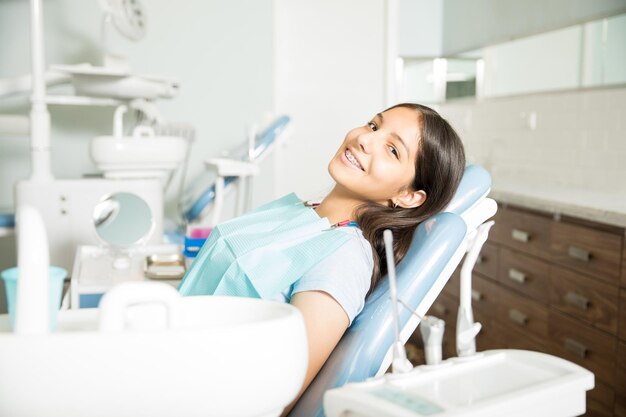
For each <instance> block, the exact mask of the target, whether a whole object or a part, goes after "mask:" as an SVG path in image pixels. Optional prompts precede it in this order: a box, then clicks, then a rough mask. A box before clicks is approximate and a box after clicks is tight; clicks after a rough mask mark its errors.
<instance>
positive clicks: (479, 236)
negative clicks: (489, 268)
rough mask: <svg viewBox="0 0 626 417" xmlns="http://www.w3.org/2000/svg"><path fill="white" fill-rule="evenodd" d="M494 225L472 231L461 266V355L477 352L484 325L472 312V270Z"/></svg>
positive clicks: (458, 338)
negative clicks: (479, 336)
mask: <svg viewBox="0 0 626 417" xmlns="http://www.w3.org/2000/svg"><path fill="white" fill-rule="evenodd" d="M493 225H494V222H493V221H490V222H487V223H484V224H482V225H480V226H479V227H478V229H476V231H475V232H474V233H472V235H473V236H471V237H470V243H469V244H468V251H467V255H466V257H465V261H464V262H463V266H462V267H461V288H460V305H459V311H458V313H457V327H456V352H457V355H459V357H463V356H471V355H473V354H475V353H476V335H477V334H478V332H480V329H481V327H482V326H481V324H480V323H474V314H473V312H472V270H473V269H474V265H476V260H477V259H478V255H479V253H480V250H481V249H482V247H483V244H484V243H485V242H486V241H487V236H488V235H489V229H491V226H493Z"/></svg>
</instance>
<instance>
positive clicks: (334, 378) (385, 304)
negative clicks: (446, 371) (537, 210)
mask: <svg viewBox="0 0 626 417" xmlns="http://www.w3.org/2000/svg"><path fill="white" fill-rule="evenodd" d="M490 187H491V177H490V175H489V173H487V171H485V170H484V169H483V168H481V167H479V166H477V165H470V166H468V167H466V168H465V172H464V174H463V178H462V180H461V183H460V185H459V187H458V189H457V191H456V194H455V196H454V198H453V199H452V202H451V203H450V204H449V205H448V207H447V208H446V210H445V211H444V212H443V213H439V214H437V215H435V216H433V217H431V218H430V219H428V220H426V221H424V222H423V223H421V224H420V225H419V226H418V228H417V230H416V231H415V234H414V236H413V241H412V243H411V246H410V248H409V251H408V253H407V255H406V257H405V258H404V259H403V260H402V262H400V264H398V266H397V269H396V275H397V281H398V283H397V288H398V290H397V291H398V298H399V299H400V300H401V301H403V302H404V303H406V304H407V305H408V306H409V307H410V308H411V309H413V310H414V311H415V312H416V313H417V314H418V315H419V316H420V317H423V316H424V315H425V314H426V312H427V311H428V309H429V308H430V307H431V305H432V304H433V302H434V301H435V299H436V298H437V296H438V295H439V293H440V292H441V290H442V289H443V287H444V285H445V284H446V282H447V281H448V279H449V277H450V276H451V274H452V272H453V271H454V270H455V268H456V266H457V265H458V264H459V262H460V261H461V259H462V258H463V255H464V254H465V253H466V251H467V250H468V245H471V244H472V243H473V242H474V241H475V240H476V239H475V237H476V234H477V233H476V230H477V229H478V228H479V227H480V226H481V225H482V224H483V223H484V222H485V221H486V220H488V219H489V218H490V217H492V216H493V215H494V214H495V212H496V210H497V205H496V203H495V201H493V200H491V199H489V198H486V196H487V194H488V193H489V190H490ZM480 244H481V243H480ZM478 249H479V248H478ZM472 252H474V251H472ZM389 293H390V287H389V280H388V279H387V277H385V278H384V279H382V280H381V281H380V283H379V284H378V286H377V287H376V288H375V289H374V291H373V292H372V293H371V294H370V295H369V297H368V298H367V300H366V302H365V307H364V308H363V311H362V312H361V313H360V314H359V315H358V316H357V317H356V319H355V320H354V322H353V324H352V325H351V326H350V328H349V329H348V330H347V331H346V333H345V334H344V336H343V337H342V339H341V340H340V341H339V343H338V344H337V346H336V347H335V349H334V350H333V352H332V353H331V355H330V357H329V358H328V360H327V361H326V363H325V364H324V366H323V367H322V369H321V370H320V372H319V373H318V375H317V376H316V378H315V379H314V380H313V382H312V383H311V385H310V386H309V387H308V389H307V390H306V392H305V393H304V394H303V395H302V397H301V398H300V400H299V401H298V403H297V404H296V406H295V408H294V409H293V410H292V411H291V413H290V414H289V415H290V417H305V416H306V417H310V416H316V417H317V416H323V415H324V412H323V409H322V402H323V396H324V393H325V392H326V391H327V390H329V389H332V388H336V387H340V386H343V385H344V384H346V383H349V382H362V381H365V380H366V379H367V378H370V377H374V376H379V375H382V374H383V373H384V372H385V371H386V370H387V369H388V368H389V366H390V364H391V362H392V350H393V345H394V341H395V328H394V326H393V320H392V308H393V307H394V306H393V304H392V302H391V299H390V294H389ZM419 322H420V318H419V317H417V316H416V315H413V314H412V313H411V312H410V311H408V310H407V309H406V308H402V309H400V310H399V325H400V329H401V331H400V340H401V342H402V344H404V343H406V341H407V340H408V338H409V337H410V335H411V334H412V333H413V331H414V330H415V329H416V328H417V325H418V324H419ZM476 332H477V330H476Z"/></svg>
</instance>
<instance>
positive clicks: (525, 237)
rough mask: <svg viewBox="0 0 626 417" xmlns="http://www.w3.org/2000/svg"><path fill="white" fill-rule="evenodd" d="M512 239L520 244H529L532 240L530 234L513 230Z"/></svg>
mask: <svg viewBox="0 0 626 417" xmlns="http://www.w3.org/2000/svg"><path fill="white" fill-rule="evenodd" d="M511 237H512V238H513V240H517V241H518V242H522V243H528V241H529V240H530V234H529V233H528V232H525V231H523V230H519V229H513V230H511Z"/></svg>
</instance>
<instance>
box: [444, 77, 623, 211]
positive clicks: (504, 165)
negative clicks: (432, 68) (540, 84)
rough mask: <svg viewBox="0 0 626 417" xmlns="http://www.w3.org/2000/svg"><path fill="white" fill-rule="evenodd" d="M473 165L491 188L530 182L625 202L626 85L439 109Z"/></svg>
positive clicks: (463, 102) (462, 102) (446, 105)
mask: <svg viewBox="0 0 626 417" xmlns="http://www.w3.org/2000/svg"><path fill="white" fill-rule="evenodd" d="M440 111H441V113H442V114H443V115H444V117H446V118H447V119H448V120H449V121H450V122H451V123H452V125H453V126H454V127H455V129H457V131H458V133H459V134H460V136H461V138H462V139H463V141H464V143H465V145H466V150H467V156H468V161H469V162H472V163H478V164H481V165H483V166H484V167H485V168H487V169H488V170H489V171H490V172H491V174H492V176H493V180H494V184H498V183H509V182H520V181H522V182H525V183H528V184H544V183H545V184H549V185H556V186H567V187H568V188H580V189H583V190H584V189H587V188H589V189H591V190H593V191H595V192H601V193H610V194H614V193H621V194H622V195H624V198H625V199H626V88H613V89H597V90H584V91H569V92H559V93H549V94H548V93H547V94H536V95H526V96H517V97H509V98H498V99H491V100H486V101H483V102H474V101H458V102H453V103H446V104H444V105H442V106H441V107H440Z"/></svg>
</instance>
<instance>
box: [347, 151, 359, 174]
mask: <svg viewBox="0 0 626 417" xmlns="http://www.w3.org/2000/svg"><path fill="white" fill-rule="evenodd" d="M345 154H346V158H348V161H350V162H351V163H352V165H354V166H355V167H357V168H358V169H360V170H363V167H362V166H361V164H359V161H357V160H356V158H355V157H354V155H352V152H350V149H346V152H345Z"/></svg>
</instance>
